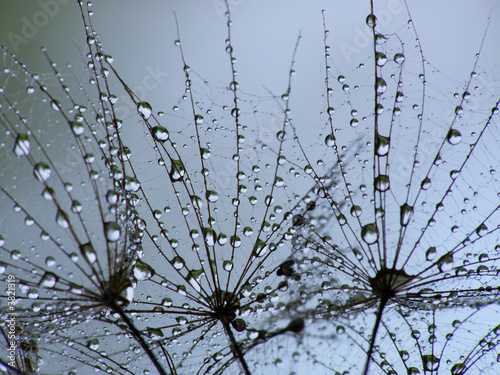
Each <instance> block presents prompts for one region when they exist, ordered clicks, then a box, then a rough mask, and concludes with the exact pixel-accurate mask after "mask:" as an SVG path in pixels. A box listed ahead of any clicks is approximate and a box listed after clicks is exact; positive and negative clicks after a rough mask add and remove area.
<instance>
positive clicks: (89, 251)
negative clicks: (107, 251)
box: [80, 243, 97, 264]
mask: <svg viewBox="0 0 500 375" xmlns="http://www.w3.org/2000/svg"><path fill="white" fill-rule="evenodd" d="M80 253H81V254H82V256H83V258H84V259H85V260H86V261H87V262H88V263H89V264H94V263H95V262H96V260H97V254H96V252H95V249H94V247H93V246H92V244H91V243H86V244H83V245H80Z"/></svg>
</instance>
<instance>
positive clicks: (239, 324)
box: [231, 318, 247, 332]
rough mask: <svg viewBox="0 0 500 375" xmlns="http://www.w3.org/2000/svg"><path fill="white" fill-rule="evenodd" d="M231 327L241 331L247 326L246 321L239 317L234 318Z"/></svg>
mask: <svg viewBox="0 0 500 375" xmlns="http://www.w3.org/2000/svg"><path fill="white" fill-rule="evenodd" d="M231 325H232V326H233V328H234V329H235V330H236V331H238V332H243V331H244V330H245V329H246V328H247V323H246V322H245V321H244V320H243V319H240V318H236V319H234V320H233V321H232V322H231Z"/></svg>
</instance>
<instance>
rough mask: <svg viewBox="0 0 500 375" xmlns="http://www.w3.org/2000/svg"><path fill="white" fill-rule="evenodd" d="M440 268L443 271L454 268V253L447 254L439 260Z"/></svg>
mask: <svg viewBox="0 0 500 375" xmlns="http://www.w3.org/2000/svg"><path fill="white" fill-rule="evenodd" d="M437 265H438V268H439V270H440V271H441V272H448V271H451V270H452V269H453V255H452V254H446V255H444V256H442V257H441V259H439V261H438V262H437Z"/></svg>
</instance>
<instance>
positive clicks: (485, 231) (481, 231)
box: [476, 223, 488, 237]
mask: <svg viewBox="0 0 500 375" xmlns="http://www.w3.org/2000/svg"><path fill="white" fill-rule="evenodd" d="M476 233H477V235H478V236H479V237H482V236H485V235H487V234H488V227H487V226H486V225H484V223H483V224H481V225H480V226H479V227H477V229H476Z"/></svg>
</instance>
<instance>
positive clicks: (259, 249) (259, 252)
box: [253, 239, 267, 257]
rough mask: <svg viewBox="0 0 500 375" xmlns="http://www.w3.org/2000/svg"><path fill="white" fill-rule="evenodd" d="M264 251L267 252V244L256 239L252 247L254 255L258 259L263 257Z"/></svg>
mask: <svg viewBox="0 0 500 375" xmlns="http://www.w3.org/2000/svg"><path fill="white" fill-rule="evenodd" d="M266 251H267V244H266V243H265V242H264V241H262V240H261V239H258V240H257V241H256V242H255V246H254V247H253V252H254V254H255V255H256V256H258V257H260V256H263V255H264V254H265V253H266Z"/></svg>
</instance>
